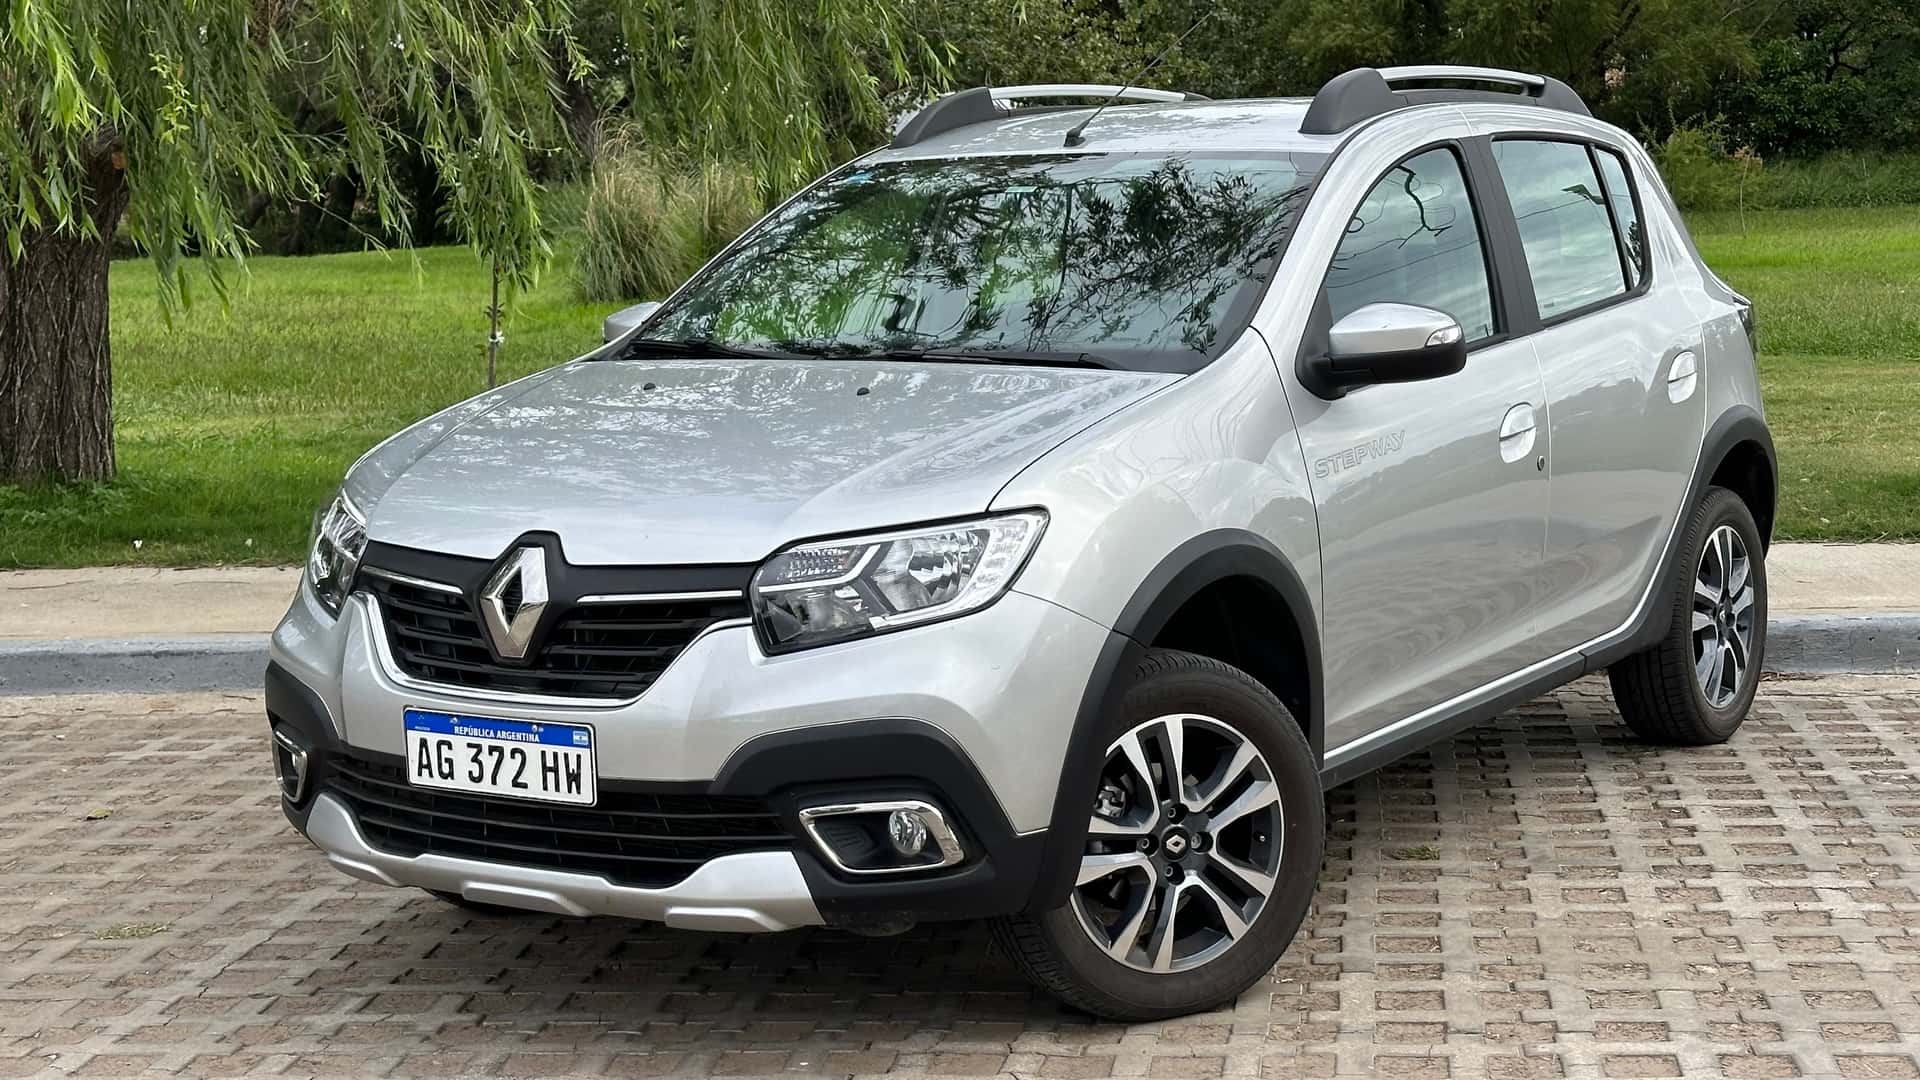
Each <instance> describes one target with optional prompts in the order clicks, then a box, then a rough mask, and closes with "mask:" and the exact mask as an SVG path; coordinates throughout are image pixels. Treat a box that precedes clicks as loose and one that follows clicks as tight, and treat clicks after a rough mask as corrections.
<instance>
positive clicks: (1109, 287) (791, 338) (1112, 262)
mask: <svg viewBox="0 0 1920 1080" xmlns="http://www.w3.org/2000/svg"><path fill="white" fill-rule="evenodd" d="M1322 160H1323V158H1322V157H1321V156H1319V155H1299V154H1295V155H1287V154H1266V155H1252V154H1248V155H1241V156H1237V157H1219V156H1199V155H1192V156H1186V155H1176V156H1167V155H1159V154H1078V155H1065V154H1062V155H1044V156H1027V157H999V158H969V159H959V160H948V161H910V162H891V163H883V164H877V165H871V166H863V167H856V168H851V169H849V170H848V171H846V172H845V173H844V174H842V175H840V176H837V177H834V178H833V179H831V180H829V181H827V182H826V183H823V184H821V185H820V186H819V187H817V188H815V189H814V190H813V191H810V192H808V193H806V194H805V195H803V196H802V197H801V198H799V199H797V200H795V201H794V202H793V203H792V204H790V205H789V206H787V207H786V208H785V209H783V210H782V211H781V212H780V213H779V214H777V215H776V216H775V217H774V218H772V219H770V220H769V221H768V222H766V223H765V224H763V225H762V226H760V227H759V228H758V229H756V230H755V231H754V232H753V233H752V234H750V235H749V237H748V238H747V240H746V242H745V243H744V244H742V245H741V247H740V248H738V249H736V250H735V251H734V252H733V253H731V254H730V255H729V256H728V257H726V258H725V259H724V260H722V261H721V262H720V263H719V264H717V265H715V266H714V267H712V268H710V269H709V270H708V271H707V272H706V273H705V274H703V275H702V276H701V277H700V278H698V279H696V280H695V281H694V282H693V283H692V284H691V285H690V286H689V287H688V288H687V289H686V290H684V291H683V292H682V293H681V295H679V296H678V297H676V298H675V299H674V300H672V301H670V303H669V305H668V306H667V307H665V308H663V309H662V311H661V313H660V315H659V316H658V317H656V319H655V320H654V321H653V322H652V323H651V324H650V325H649V326H648V328H647V331H646V337H647V338H650V339H657V340H692V341H712V342H717V343H723V344H727V345H733V346H736V347H758V348H765V349H773V350H779V351H782V352H796V353H810V354H822V355H835V356H859V355H863V354H877V353H882V352H886V351H890V350H930V351H942V352H945V351H963V352H964V351H979V352H999V351H1005V352H1011V353H1050V354H1060V355H1067V356H1072V355H1075V354H1079V353H1086V354H1090V355H1091V356H1093V357H1097V358H1099V359H1100V360H1102V361H1104V362H1107V363H1110V364H1112V365H1114V366H1123V367H1129V368H1138V369H1148V370H1162V371H1191V370H1194V369H1195V368H1198V367H1199V366H1201V365H1203V364H1204V363H1206V361H1207V360H1209V359H1211V358H1212V357H1213V356H1215V355H1217V354H1218V352H1219V350H1220V349H1221V348H1223V347H1224V346H1225V344H1227V342H1226V341H1225V340H1224V338H1225V337H1226V336H1229V335H1230V334H1231V332H1232V331H1235V330H1237V329H1238V327H1239V325H1241V324H1243V323H1244V322H1245V320H1246V318H1247V316H1248V313H1249V309H1250V308H1251V307H1252V305H1253V303H1254V301H1255V300H1257V298H1258V296H1259V294H1260V291H1261V290H1262V289H1263V288H1264V286H1265V283H1266V280H1267V278H1268V276H1269V275H1270V274H1271V272H1272V269H1273V266H1274V264H1275V262H1276V261H1277V259H1278V256H1279V254H1280V252H1281V250H1282V248H1283V247H1284V245H1285V243H1286V240H1287V236H1288V234H1289V232H1290V231H1291V229H1292V226H1293V223H1294V221H1295V219H1296V217H1297V216H1298V213H1299V210H1300V207H1301V205H1302V204H1303V203H1304V201H1305V196H1306V184H1307V182H1308V180H1309V179H1310V176H1311V171H1312V170H1313V169H1317V168H1318V166H1319V164H1320V163H1321V161H1322Z"/></svg>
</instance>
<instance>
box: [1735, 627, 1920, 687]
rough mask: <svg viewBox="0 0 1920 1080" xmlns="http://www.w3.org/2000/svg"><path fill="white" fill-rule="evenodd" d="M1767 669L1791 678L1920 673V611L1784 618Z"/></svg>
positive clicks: (1770, 639)
mask: <svg viewBox="0 0 1920 1080" xmlns="http://www.w3.org/2000/svg"><path fill="white" fill-rule="evenodd" d="M1766 669H1767V670H1768V671H1779V672H1786V673H1791V674H1805V675H1841V674H1888V673H1891V674H1908V675H1913V674H1920V612H1899V611H1867V612H1860V613H1858V614H1822V615H1815V614H1793V615H1780V616H1776V617H1774V618H1773V619H1770V620H1768V622H1767V655H1766Z"/></svg>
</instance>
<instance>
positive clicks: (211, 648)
mask: <svg viewBox="0 0 1920 1080" xmlns="http://www.w3.org/2000/svg"><path fill="white" fill-rule="evenodd" d="M266 667H267V635H266V634H200V635H195V636H191V637H172V638H121V639H99V638H77V639H64V640H61V639H56V640H49V641H0V694H79V693H86V694H99V693H120V694H129V693H131V694H138V693H158V692H163V691H181V690H257V689H259V687H260V678H261V673H262V672H264V671H265V670H266ZM1766 669H1767V670H1768V671H1773V672H1780V673H1783V674H1805V675H1836V674H1860V675H1867V674H1920V612H1861V613H1859V614H1791V615H1781V616H1777V617H1775V618H1774V619H1773V620H1772V622H1771V623H1770V624H1769V625H1768V628H1767V658H1766Z"/></svg>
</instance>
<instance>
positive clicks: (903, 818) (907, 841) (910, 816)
mask: <svg viewBox="0 0 1920 1080" xmlns="http://www.w3.org/2000/svg"><path fill="white" fill-rule="evenodd" d="M887 839H889V840H891V841H893V850H895V851H897V852H899V853H900V854H902V855H906V856H913V855H918V854H920V853H921V852H922V851H924V850H926V847H927V819H925V818H923V817H921V816H920V813H919V811H917V810H895V811H894V812H893V813H891V814H888V815H887Z"/></svg>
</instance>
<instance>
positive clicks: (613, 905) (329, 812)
mask: <svg viewBox="0 0 1920 1080" xmlns="http://www.w3.org/2000/svg"><path fill="white" fill-rule="evenodd" d="M306 833H307V839H309V840H311V841H313V842H314V844H315V845H317V846H318V847H319V848H320V850H322V851H324V852H326V853H327V861H328V862H331V863H332V864H333V865H334V866H335V867H336V868H338V869H339V870H340V871H342V872H343V873H346V874H349V875H352V876H353V877H357V878H359V879H360V880H362V881H371V882H373V883H374V884H376V885H393V886H406V885H411V886H417V887H419V888H422V889H432V890H434V891H436V892H449V893H457V894H459V895H461V896H464V897H466V898H467V899H469V900H477V901H480V902H482V903H487V904H504V905H506V906H508V907H517V908H528V909H531V910H534V911H550V912H552V913H554V914H556V915H619V916H622V917H625V918H629V919H645V920H648V921H650V922H663V923H666V924H667V925H668V926H677V927H680V928H682V929H687V930H715V931H733V932H743V931H744V932H757V931H766V930H791V929H793V928H794V927H797V926H815V925H818V924H819V923H821V922H822V921H824V920H823V919H822V918H821V915H820V909H819V908H818V907H816V906H815V905H814V902H813V894H812V893H811V892H810V891H809V890H808V888H807V880H806V876H805V875H804V874H802V873H801V872H800V864H799V862H798V861H797V860H795V858H794V857H793V855H792V853H790V852H785V851H753V852H744V853H742V854H739V855H724V856H721V857H720V858H717V859H714V860H712V861H711V862H708V863H706V864H705V865H703V866H701V867H700V868H699V869H698V870H695V871H694V872H693V873H692V874H690V875H688V877H687V878H686V879H685V880H684V881H681V882H679V883H677V884H674V885H669V886H666V887H665V888H659V889H643V888H635V887H629V886H622V885H615V884H613V883H611V882H609V881H608V880H607V879H606V878H603V877H595V876H592V875H588V874H570V873H566V872H563V871H558V870H548V869H543V868H541V867H535V866H514V865H511V864H507V863H497V862H485V861H481V860H478V859H457V858H451V857H448V856H445V855H435V854H424V855H415V856H411V857H408V856H401V855H393V854H389V853H388V852H384V851H381V850H380V849H378V848H376V847H374V846H373V845H372V844H371V843H369V842H368V841H367V838H366V836H365V835H363V834H362V833H361V831H360V825H359V822H357V821H355V820H354V817H353V813H352V811H350V810H348V809H347V807H346V805H345V804H344V803H342V802H341V801H340V800H339V799H338V798H336V797H334V796H333V795H330V794H326V793H322V794H320V795H317V796H315V797H314V802H313V808H312V809H311V810H310V811H309V812H308V813H307V825H306Z"/></svg>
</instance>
